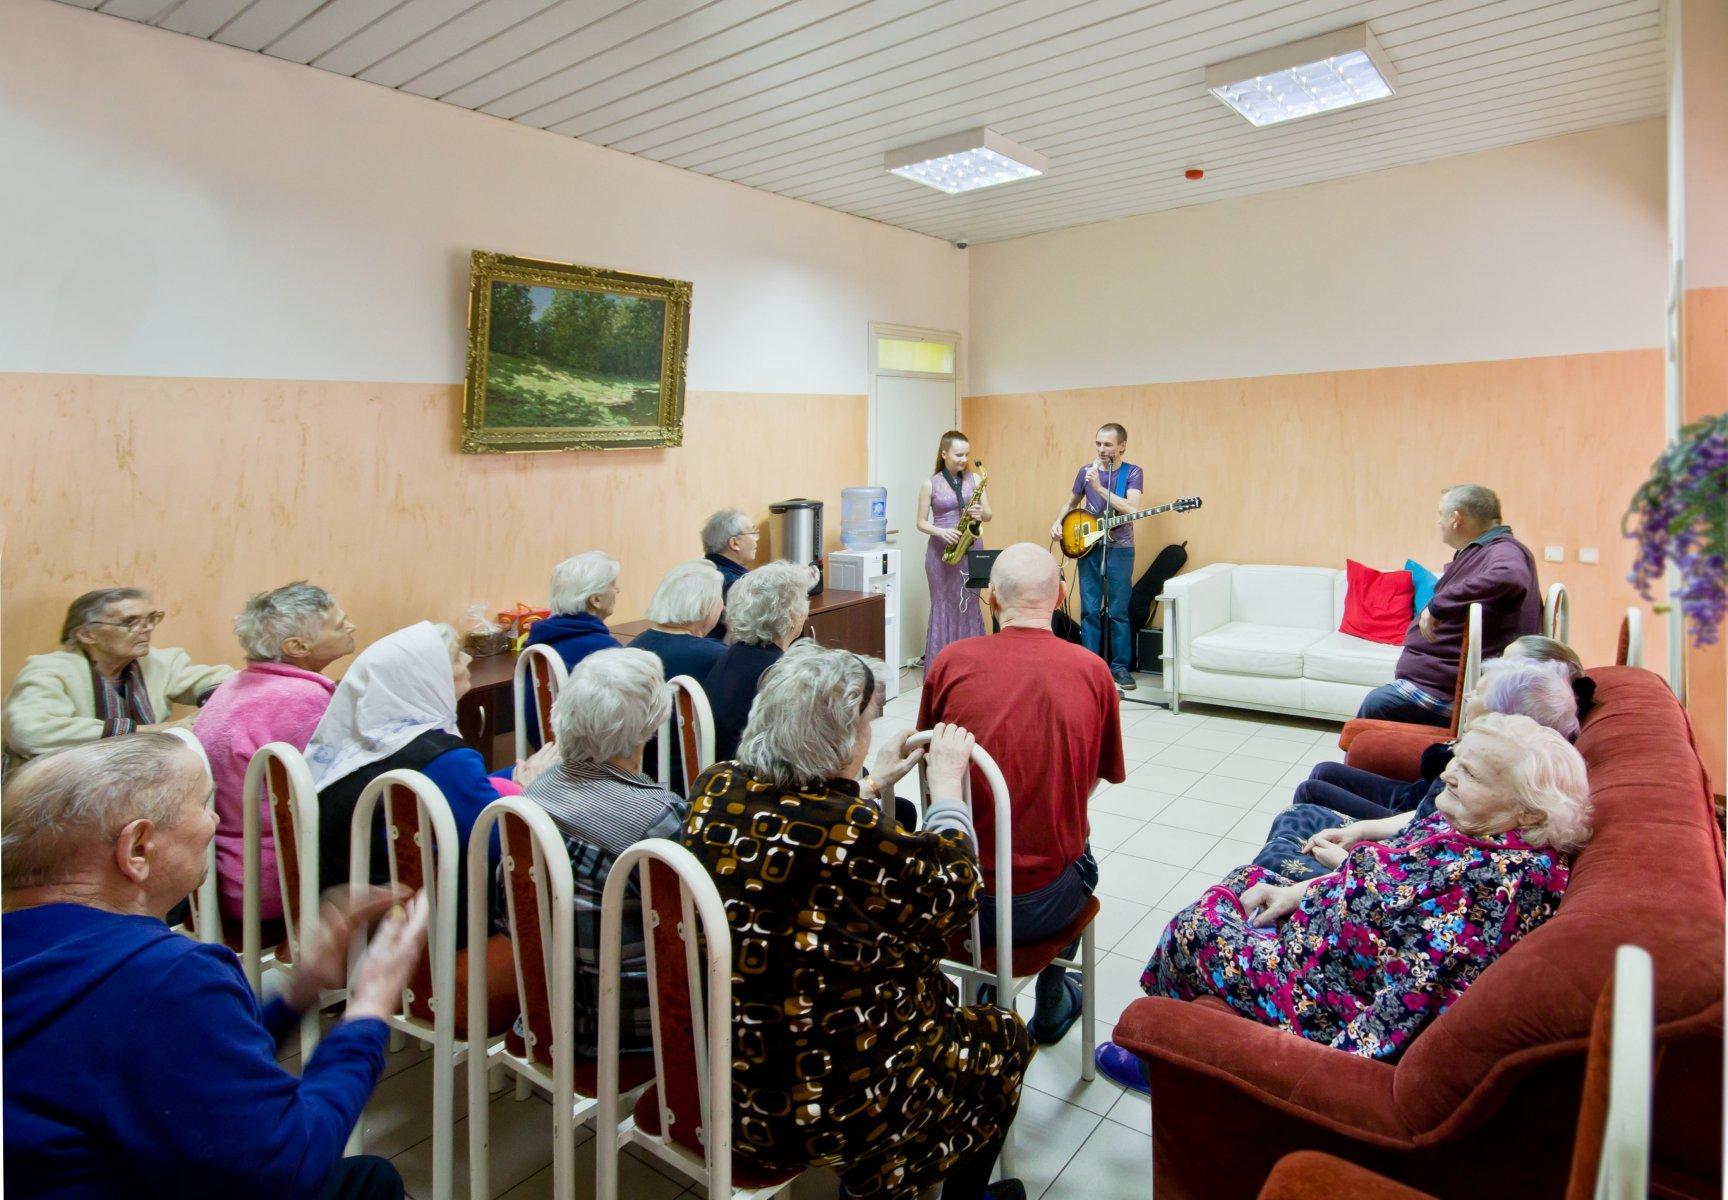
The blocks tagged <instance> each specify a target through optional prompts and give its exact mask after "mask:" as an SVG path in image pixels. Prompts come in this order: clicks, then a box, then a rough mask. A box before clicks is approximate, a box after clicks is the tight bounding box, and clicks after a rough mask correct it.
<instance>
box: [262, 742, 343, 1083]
mask: <svg viewBox="0 0 1728 1200" xmlns="http://www.w3.org/2000/svg"><path fill="white" fill-rule="evenodd" d="M272 762H278V763H280V764H281V765H282V770H283V774H284V775H286V777H287V779H288V807H289V809H290V811H292V812H293V814H294V835H295V859H296V862H297V863H298V865H299V868H300V873H299V877H298V878H296V879H291V878H289V877H288V869H287V867H286V866H285V865H284V863H283V861H282V858H281V856H280V854H278V856H277V859H276V878H277V881H278V883H279V885H280V887H281V894H282V896H283V898H284V902H283V905H282V912H283V916H284V917H285V918H288V917H290V916H291V910H290V908H289V905H288V904H287V897H288V896H289V895H290V890H291V889H292V894H293V895H295V896H297V897H298V903H299V908H300V920H299V922H298V923H296V922H295V921H293V920H292V919H288V920H286V921H285V924H286V925H287V927H288V951H289V955H290V957H291V958H292V960H293V961H292V962H289V963H284V962H280V961H278V960H277V958H276V951H275V948H274V947H272V948H271V949H269V950H265V949H264V948H263V944H262V943H263V931H262V919H261V918H260V916H259V908H260V905H261V904H262V891H261V888H262V881H261V879H260V878H259V873H260V872H261V871H262V869H263V867H262V853H261V850H260V845H261V840H262V834H261V830H260V821H259V816H258V809H259V806H260V805H261V804H265V803H267V802H268V801H269V799H270V795H271V794H270V776H269V770H270V764H271V763H272ZM241 804H242V810H241V814H240V827H241V829H242V830H243V831H244V836H245V848H244V867H243V875H242V892H241V896H242V900H241V917H240V921H241V942H240V945H241V950H240V963H241V966H242V967H243V968H244V969H245V972H246V982H247V983H249V984H251V985H252V990H253V992H255V993H257V994H258V995H263V990H264V972H265V971H267V970H275V971H278V972H280V973H282V974H284V975H286V976H288V977H289V978H292V977H293V974H294V971H295V969H296V967H295V964H297V963H299V961H300V954H301V947H302V946H304V945H305V944H306V937H307V934H308V933H309V932H310V931H311V930H312V929H313V928H314V927H315V925H316V924H317V921H318V903H319V893H318V817H319V810H318V789H317V788H316V787H314V786H313V784H312V770H311V768H310V767H308V766H307V765H306V759H305V758H304V757H303V756H302V755H301V753H300V751H298V750H296V749H295V748H294V747H293V746H291V745H289V744H288V743H287V742H271V743H269V744H268V745H265V746H260V747H259V748H258V749H257V750H256V751H255V752H254V753H253V755H252V761H251V762H250V763H248V764H247V765H246V785H245V791H244V793H243V794H242V798H241ZM269 812H270V835H271V837H272V838H273V839H274V840H275V842H276V844H277V845H278V846H280V845H281V843H282V828H281V826H280V825H279V824H278V822H277V819H276V806H275V804H273V803H271V804H270V805H269ZM346 994H347V992H346V989H340V990H335V991H327V992H321V993H320V994H319V996H318V1008H317V1009H314V1010H313V1011H311V1012H308V1013H307V1014H306V1015H305V1017H304V1018H303V1019H302V1020H301V1022H300V1059H301V1062H302V1064H304V1063H305V1061H306V1060H307V1059H309V1058H311V1057H312V1051H313V1050H314V1049H316V1048H317V1046H318V1038H319V1033H320V1030H319V1023H318V1010H319V1009H323V1008H325V1007H327V1006H328V1005H331V1004H334V1003H335V1002H336V1001H338V1000H340V999H342V998H343V997H344V996H345V995H346Z"/></svg>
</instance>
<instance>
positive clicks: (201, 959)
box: [0, 904, 387, 1200]
mask: <svg viewBox="0 0 1728 1200" xmlns="http://www.w3.org/2000/svg"><path fill="white" fill-rule="evenodd" d="M0 934H3V940H0V987H3V988H4V991H5V1004H4V1008H3V1009H0V1024H3V1025H4V1030H5V1056H6V1073H5V1118H6V1131H5V1156H6V1196H7V1197H8V1200H14V1198H20V1197H30V1198H32V1200H33V1198H35V1197H53V1198H54V1200H72V1198H78V1200H85V1198H92V1200H94V1198H97V1197H101V1198H104V1200H106V1198H109V1197H113V1198H116V1200H117V1198H119V1197H173V1198H175V1200H196V1198H199V1197H222V1198H223V1200H231V1198H234V1197H243V1198H244V1200H277V1198H281V1200H291V1198H299V1197H306V1198H308V1200H310V1198H312V1197H316V1196H317V1194H318V1192H319V1189H320V1187H321V1186H322V1184H323V1181H324V1178H325V1176H326V1175H328V1174H329V1172H330V1170H331V1168H332V1167H334V1166H335V1164H336V1162H337V1160H338V1159H340V1158H341V1157H342V1150H343V1145H344V1143H345V1142H346V1141H347V1140H348V1133H349V1131H350V1130H351V1129H353V1127H354V1123H355V1122H356V1121H357V1120H359V1118H360V1111H361V1109H363V1108H364V1107H365V1106H366V1100H367V1098H368V1097H369V1096H370V1095H371V1094H372V1087H373V1085H374V1084H375V1083H376V1082H377V1080H378V1075H379V1073H380V1072H381V1071H382V1070H383V1068H384V1045H385V1041H386V1037H387V1033H386V1030H385V1026H384V1022H382V1021H375V1020H358V1021H344V1022H342V1023H341V1024H339V1025H337V1026H336V1028H335V1029H333V1030H331V1031H330V1032H329V1033H328V1034H326V1035H325V1036H324V1039H323V1041H321V1042H320V1043H319V1045H318V1049H317V1050H316V1051H315V1052H314V1053H313V1055H312V1059H311V1061H310V1062H308V1063H307V1064H306V1065H305V1069H304V1072H303V1074H302V1075H301V1076H300V1077H298V1078H297V1077H295V1076H294V1075H292V1074H290V1073H289V1072H287V1071H285V1070H283V1068H282V1067H281V1066H280V1065H278V1063H277V1062H276V1046H277V1044H278V1042H279V1041H280V1040H281V1039H282V1038H283V1037H285V1036H287V1035H288V1034H289V1033H290V1032H291V1031H292V1030H294V1029H296V1028H297V1026H298V1021H299V1017H298V1015H297V1014H295V1013H294V1012H293V1011H292V1010H290V1009H289V1008H288V1006H287V1005H285V1004H283V1003H282V1002H281V1001H280V1000H272V1001H270V1002H269V1003H268V1004H266V1005H264V1006H263V1008H262V1009H260V1007H259V1004H258V1001H257V999H256V998H255V997H254V996H253V995H252V991H251V989H250V988H248V987H247V986H246V979H245V976H244V975H242V974H241V971H240V960H239V959H238V958H236V957H235V956H234V953H233V951H231V950H228V949H226V948H224V947H222V946H209V945H204V944H202V943H199V942H194V941H192V940H191V939H190V938H187V937H185V936H183V935H181V934H178V933H175V932H173V931H171V930H170V929H169V928H168V927H167V926H166V925H164V924H163V923H162V922H161V921H158V920H156V919H155V918H153V917H139V916H122V915H120V914H118V913H110V912H104V911H102V910H100V909H95V908H88V907H85V906H83V905H79V904H45V905H41V906H39V907H36V908H26V909H19V910H17V911H15V912H9V913H6V914H5V915H4V917H0Z"/></svg>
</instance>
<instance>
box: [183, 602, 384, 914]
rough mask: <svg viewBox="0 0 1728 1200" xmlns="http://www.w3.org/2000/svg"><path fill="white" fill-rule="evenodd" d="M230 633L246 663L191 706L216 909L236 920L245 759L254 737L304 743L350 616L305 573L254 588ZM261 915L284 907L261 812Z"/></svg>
mask: <svg viewBox="0 0 1728 1200" xmlns="http://www.w3.org/2000/svg"><path fill="white" fill-rule="evenodd" d="M234 633H235V635H236V636H237V637H238V638H239V639H240V648H241V649H242V650H243V651H245V654H246V669H245V670H244V671H242V672H240V674H238V675H236V676H234V677H233V678H231V679H229V680H227V681H226V682H225V683H223V684H222V686H221V687H219V688H217V689H216V692H215V694H214V695H212V696H211V697H210V700H209V702H208V703H206V704H205V706H204V711H203V712H202V713H200V714H199V716H198V723H197V725H196V726H195V727H194V730H193V731H194V732H195V733H196V734H197V735H198V740H199V742H201V743H202V744H203V746H204V753H205V754H206V755H208V756H209V759H210V772H211V774H212V776H213V777H214V778H215V781H216V811H217V813H218V814H219V815H220V816H221V818H222V822H221V824H220V825H219V826H218V827H217V830H216V871H217V875H218V883H219V890H220V894H221V899H222V915H223V916H224V917H227V918H229V919H232V920H239V918H240V905H241V884H242V872H243V870H244V863H245V849H246V847H245V842H244V837H243V834H242V825H241V818H242V812H241V803H242V799H243V797H244V793H245V789H246V768H247V765H248V764H250V763H251V761H252V755H253V754H254V753H255V752H256V751H257V750H258V748H259V747H260V746H264V745H267V744H269V743H270V742H287V743H288V744H289V745H290V746H293V747H294V748H295V749H296V750H304V749H306V744H307V742H309V741H310V740H311V738H312V731H313V730H314V729H316V728H317V727H318V722H319V720H320V719H321V718H322V717H323V716H324V710H325V709H326V708H328V707H330V696H331V694H332V693H333V692H335V690H336V682H335V680H332V679H327V678H325V676H324V675H323V674H322V672H323V670H324V669H325V668H326V667H328V666H329V665H330V664H331V663H333V662H335V661H336V660H337V659H339V658H343V657H345V656H347V655H349V654H352V653H354V625H353V623H352V622H351V621H349V620H348V615H347V614H346V613H344V612H343V611H342V606H341V605H339V604H337V603H336V600H335V598H334V597H333V596H331V595H330V593H329V592H327V591H325V590H324V589H323V588H321V587H314V586H313V585H312V584H310V583H304V582H301V583H290V584H288V585H287V586H286V587H279V588H276V589H275V590H273V591H268V592H260V593H258V594H257V595H256V596H254V597H252V598H251V599H250V600H248V601H247V602H246V607H245V608H243V609H241V610H240V615H239V616H237V617H235V618H234ZM259 820H260V822H261V824H260V837H259V852H258V857H259V864H258V880H259V905H258V913H259V916H260V917H261V918H262V919H264V920H266V921H274V920H279V919H281V917H282V893H281V884H280V882H279V881H278V879H277V876H276V844H275V841H274V840H273V839H272V837H271V836H270V818H269V814H268V813H260V814H259Z"/></svg>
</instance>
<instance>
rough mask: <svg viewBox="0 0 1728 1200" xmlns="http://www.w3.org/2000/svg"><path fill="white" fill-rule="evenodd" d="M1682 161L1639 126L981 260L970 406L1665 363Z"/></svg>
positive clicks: (1134, 222)
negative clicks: (1449, 372)
mask: <svg viewBox="0 0 1728 1200" xmlns="http://www.w3.org/2000/svg"><path fill="white" fill-rule="evenodd" d="M1664 154H1665V150H1664V137H1663V125H1662V122H1660V121H1641V122H1637V123H1635V124H1630V125H1620V126H1614V127H1610V128H1606V129H1597V130H1592V131H1590V132H1587V133H1579V134H1571V135H1568V136H1566V137H1560V138H1553V139H1550V140H1547V141H1541V142H1533V143H1530V144H1527V145H1522V146H1512V147H1508V148H1506V149H1501V150H1491V151H1486V152H1483V153H1479V154H1471V155H1464V156H1460V157H1457V158H1448V159H1441V160H1439V161H1436V162H1430V163H1423V164H1421V165H1418V166H1407V167H1397V168H1394V169H1391V170H1387V171H1381V172H1377V173H1375V174H1372V175H1360V176H1356V177H1354V178H1351V179H1345V180H1339V181H1337V182H1332V183H1323V184H1313V185H1310V186H1307V187H1301V188H1292V189H1290V190H1288V191H1281V192H1273V193H1269V194H1266V195H1260V196H1254V197H1249V198H1245V199H1240V200H1226V201H1221V202H1218V203H1214V204H1207V205H1200V206H1196V207H1193V208H1185V209H1178V210H1175V211H1172V212H1164V213H1153V214H1149V215H1146V216H1140V217H1130V218H1127V219H1124V220H1120V221H1109V222H1105V223H1102V224H1097V225H1087V226H1081V227H1078V228H1074V229H1066V230H1061V231H1059V232H1056V233H1048V234H1041V235H1039V236H1037V237H1030V238H1022V239H1019V240H1017V241H1010V242H998V243H993V244H990V245H985V246H975V247H973V248H972V249H971V250H970V251H968V252H967V253H969V254H970V255H971V257H972V310H971V317H972V350H971V353H970V355H969V356H968V358H969V366H970V368H971V381H970V385H969V388H968V391H969V392H970V394H972V395H991V394H1001V393H1012V392H1031V391H1046V390H1052V389H1062V388H1080V387H1109V386H1116V385H1127V384H1137V383H1161V382H1169V381H1175V380H1192V379H1231V378H1241V377H1248V376H1256V375H1283V374H1292V373H1296V372H1305V371H1333V370H1349V369H1354V368H1362V367H1388V366H1411V365H1420V364H1425V363H1443V362H1476V361H1483V360H1489V359H1502V358H1523V357H1534V356H1541V355H1550V354H1571V353H1581V352H1588V351H1599V350H1617V349H1628V348H1634V347H1650V346H1660V345H1661V344H1662V320H1663V316H1662V314H1663V308H1664V298H1665V295H1666V283H1665V276H1666V270H1667V267H1666V264H1667V256H1668V251H1667V232H1666V221H1667V216H1666V211H1665V208H1664V204H1665V200H1664V196H1665V187H1666V184H1665V166H1664ZM1053 169H1056V170H1060V164H1055V165H1054V168H1053Z"/></svg>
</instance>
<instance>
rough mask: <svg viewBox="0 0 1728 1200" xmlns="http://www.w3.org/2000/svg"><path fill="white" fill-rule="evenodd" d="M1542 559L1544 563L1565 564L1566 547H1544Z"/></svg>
mask: <svg viewBox="0 0 1728 1200" xmlns="http://www.w3.org/2000/svg"><path fill="white" fill-rule="evenodd" d="M1542 559H1543V561H1544V562H1565V561H1566V547H1564V546H1545V547H1543V550H1542Z"/></svg>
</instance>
